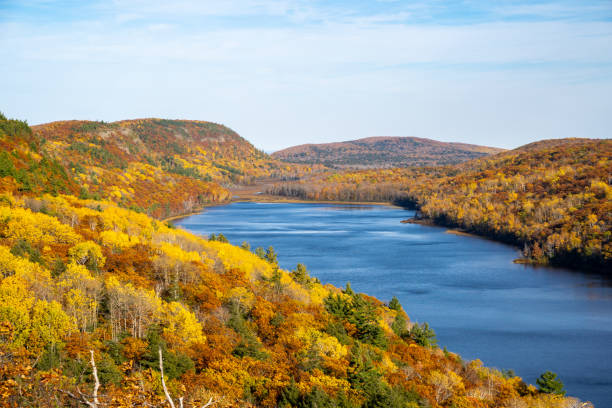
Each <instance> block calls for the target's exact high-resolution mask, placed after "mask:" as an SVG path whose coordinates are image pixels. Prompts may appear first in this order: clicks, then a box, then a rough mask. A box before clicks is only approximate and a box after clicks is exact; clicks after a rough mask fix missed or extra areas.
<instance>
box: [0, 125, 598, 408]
mask: <svg viewBox="0 0 612 408" xmlns="http://www.w3.org/2000/svg"><path fill="white" fill-rule="evenodd" d="M86 125H87V126H88V128H87V129H83V123H77V122H69V123H66V122H63V123H61V124H56V125H55V126H57V128H56V129H55V130H53V131H52V132H51V131H49V132H48V133H45V131H44V130H45V129H46V128H45V129H43V130H42V131H41V128H38V129H37V132H32V131H31V129H30V128H29V127H28V126H27V124H25V123H24V122H20V121H11V120H6V119H5V118H3V117H0V143H2V148H3V149H4V150H2V151H1V152H0V153H1V156H0V176H1V177H0V183H1V184H0V186H2V188H3V190H2V191H0V406H3V407H49V408H51V407H58V406H61V407H75V408H76V407H83V406H89V407H92V408H101V407H134V406H147V407H162V406H171V407H174V406H179V407H184V406H185V407H200V406H208V407H236V406H239V407H285V408H286V407H329V408H360V407H363V408H368V407H409V408H418V407H423V408H424V407H432V408H438V407H483V408H485V407H509V406H520V407H523V406H525V407H540V408H566V407H569V406H578V402H577V401H576V400H574V399H572V398H565V397H564V396H562V395H559V394H555V393H551V392H550V391H549V390H548V389H547V388H542V391H539V390H537V389H536V388H535V387H533V386H531V385H527V384H525V383H524V382H523V381H522V379H521V378H519V377H517V376H514V375H513V374H512V373H511V372H505V373H501V372H499V371H497V370H494V369H489V368H486V367H483V365H482V363H481V362H480V361H478V360H475V361H471V362H467V361H464V360H462V359H461V358H460V357H459V356H458V355H456V354H453V353H450V352H448V351H446V350H441V349H440V348H438V347H437V346H436V343H435V334H434V333H433V331H432V330H431V329H430V328H429V327H428V326H427V325H425V324H422V325H420V324H415V323H412V322H410V320H409V318H408V316H407V315H406V313H405V311H404V310H403V309H402V307H401V305H400V304H399V302H398V301H397V299H392V300H391V301H390V302H388V303H386V304H385V303H382V302H381V301H379V300H377V299H375V298H372V297H369V296H367V295H364V294H359V293H355V292H354V291H353V290H352V289H351V288H350V285H348V284H347V286H346V288H345V289H343V290H341V289H338V288H335V287H333V286H331V285H322V284H321V283H320V282H319V281H318V280H317V279H315V278H312V277H310V276H309V274H308V271H307V270H306V268H305V266H303V265H301V264H298V265H296V267H295V269H294V270H292V271H285V270H282V269H280V268H279V266H278V263H277V261H276V257H277V255H276V253H275V251H274V249H273V248H271V247H270V248H268V249H267V250H264V249H263V248H256V249H254V250H253V251H252V250H251V248H250V247H249V245H248V244H247V243H243V244H242V245H241V247H237V246H233V245H231V244H230V243H228V242H227V240H226V239H225V238H224V237H223V236H222V235H219V236H214V235H213V234H211V235H210V237H209V238H208V239H206V238H204V237H198V236H195V235H193V234H190V233H188V232H186V231H184V230H181V229H176V228H174V227H173V226H172V225H170V224H167V223H165V222H161V221H158V220H155V219H153V218H151V217H149V216H148V215H146V214H143V213H138V212H135V211H132V210H130V209H127V208H122V207H121V206H123V207H124V206H125V197H129V195H126V196H124V194H123V192H120V193H121V194H120V195H119V194H110V196H109V200H97V199H95V200H94V199H91V198H77V197H75V196H74V194H60V192H61V191H67V192H76V191H78V190H80V188H81V187H83V188H86V187H84V186H85V184H87V183H92V181H91V180H93V177H94V175H95V177H96V178H95V180H96V182H97V184H93V183H92V184H93V185H95V186H96V188H99V189H100V190H99V191H105V189H107V188H110V189H113V187H115V186H116V184H115V182H114V181H112V180H111V182H108V181H107V180H106V179H105V178H107V177H108V178H110V177H112V176H116V177H119V176H120V175H121V176H122V177H125V176H123V175H128V176H127V177H126V180H127V181H125V182H126V183H127V184H126V185H127V188H128V189H129V188H131V187H130V186H131V185H136V184H134V183H137V181H135V180H134V179H135V178H136V177H141V176H138V175H134V170H132V169H133V168H138V167H135V166H150V167H151V168H152V169H154V170H152V171H154V172H157V173H154V175H155V177H158V178H154V177H153V176H148V177H150V178H151V179H147V178H146V177H142V178H143V179H145V181H146V182H148V183H150V184H149V185H150V186H151V188H164V186H163V185H161V184H160V183H162V182H163V181H164V180H166V181H170V182H173V183H177V184H181V185H183V186H186V184H184V183H187V181H185V179H189V180H196V181H195V182H201V183H214V182H208V181H202V180H200V179H199V178H197V177H194V176H193V174H191V173H189V174H187V175H183V174H179V173H177V172H172V171H171V170H176V168H173V167H165V166H169V165H168V164H165V163H167V160H166V159H164V157H166V156H164V155H166V154H167V152H168V151H169V149H174V148H171V147H168V146H165V145H163V144H164V143H165V142H166V139H164V140H159V141H157V142H147V141H142V140H141V141H140V142H139V141H138V140H136V136H138V138H139V139H140V138H141V137H144V138H147V136H143V134H141V133H138V132H139V131H138V130H133V128H131V126H132V124H128V125H127V126H128V129H127V130H126V129H125V128H123V127H122V125H121V124H117V125H111V129H112V132H110V133H106V132H107V131H108V129H109V128H108V127H107V126H108V125H107V124H96V125H95V129H90V128H89V127H90V126H91V124H90V123H86ZM139 125H142V123H138V122H137V123H136V126H139ZM160 125H163V124H160ZM176 125H177V124H172V126H171V127H170V128H171V129H173V128H174V126H176ZM75 126H76V129H77V130H76V131H75ZM115 126H116V127H115ZM143 126H144V127H145V128H147V127H148V126H150V125H149V124H145V125H143ZM154 126H157V124H155V122H154ZM181 126H182V124H181ZM163 128H164V129H168V127H165V126H164V127H163ZM61 129H68V130H69V131H70V132H75V133H74V134H72V135H68V136H66V139H64V136H63V135H64V134H65V132H62V131H60V130H61ZM47 130H48V129H47ZM122 135H123V136H125V137H123V136H122ZM135 135H136V136H135ZM200 135H201V134H200ZM47 136H48V137H49V139H47ZM183 137H184V138H185V140H187V141H188V143H192V142H194V141H195V142H194V143H199V142H202V143H209V142H210V143H212V145H211V146H209V149H210V150H215V146H217V147H218V149H219V151H220V150H221V149H222V147H221V146H223V143H225V141H224V140H220V139H221V138H223V139H225V140H229V139H230V137H233V136H231V135H227V134H225V133H223V134H221V135H219V136H211V137H212V140H202V139H203V138H204V137H203V136H202V137H201V136H198V135H195V136H194V135H193V134H190V135H189V136H186V135H183ZM98 138H99V139H98ZM177 138H178V136H177ZM130 141H131V142H132V143H133V144H134V145H135V147H132V148H130V146H129V145H126V144H125V143H129V142H130ZM238 142H239V140H238ZM177 144H178V142H177ZM160 145H161V147H156V146H160ZM180 146H182V145H180V144H179V148H180ZM226 146H227V149H228V150H229V151H230V152H232V151H234V149H233V147H231V146H232V145H231V144H230V145H226ZM185 148H187V146H185ZM145 149H146V150H145ZM245 149H246V148H245ZM119 150H121V151H123V153H121V152H120V151H119ZM236 150H237V151H238V152H237V153H236V156H234V157H239V155H240V154H242V153H239V150H240V148H239V147H236ZM246 151H247V152H248V149H247V150H246ZM60 152H64V153H67V154H68V153H72V152H74V153H73V156H71V157H66V158H62V157H59V154H60ZM144 152H146V154H147V155H151V156H152V157H151V162H152V163H151V164H148V165H145V164H142V163H140V162H138V161H137V159H138V158H139V157H141V156H139V155H140V154H143V155H144V154H145V153H144ZM115 153H116V154H115ZM189 154H190V151H189V150H187V151H186V152H185V156H187V157H188V156H189ZM207 154H209V153H208V151H207ZM248 154H251V153H247V155H248ZM253 154H256V153H253ZM54 155H58V156H54ZM160 155H161V159H160V158H159V156H160ZM223 155H225V153H224V154H223ZM219 156H222V154H220V153H215V158H214V159H213V160H215V162H216V160H218V157H219ZM171 157H172V158H173V159H174V160H175V163H178V164H180V165H181V166H182V167H181V168H183V169H192V168H195V169H198V171H200V170H199V169H200V167H206V163H207V162H203V164H201V165H197V166H196V165H194V167H188V166H187V164H189V163H191V162H187V161H185V162H183V161H180V159H181V157H182V156H171ZM199 157H200V155H199V154H195V158H192V159H191V160H192V161H196V160H197V158H199ZM61 159H64V160H71V163H72V164H73V165H74V166H77V165H81V166H83V168H84V169H85V171H84V173H81V172H80V171H75V170H73V169H72V168H67V167H63V165H62V162H61V161H60V160H61ZM160 160H161V162H160ZM219 160H221V159H219ZM223 160H228V161H230V160H233V158H225V159H223ZM261 160H262V161H263V163H261V165H263V166H264V169H265V166H266V164H265V163H266V162H265V161H266V160H267V159H266V157H265V156H264V157H262V158H261ZM250 165H252V164H247V163H245V164H244V166H245V168H248V167H247V166H250ZM270 166H271V165H270ZM180 171H184V170H180ZM186 171H190V170H186ZM81 174H84V177H82V176H81ZM92 174H93V175H92ZM175 175H176V176H175ZM245 175H248V174H245ZM200 176H201V175H200ZM225 176H227V177H231V176H229V175H227V174H226V175H225ZM89 177H92V178H89ZM98 177H100V178H98ZM211 177H212V176H211ZM220 177H223V176H220ZM165 178H168V179H165ZM184 178H185V179H184ZM79 180H81V182H79ZM198 180H199V181H198ZM98 184H101V186H99V187H98ZM200 185H201V186H204V185H205V184H195V186H196V187H197V186H200ZM170 188H173V187H170ZM45 191H48V192H47V193H45ZM143 194H147V196H146V197H149V198H155V197H156V196H155V195H154V194H152V193H151V192H146V191H143ZM117 203H119V204H121V206H118V205H117ZM572 404H573V405H572ZM587 406H588V405H587Z"/></svg>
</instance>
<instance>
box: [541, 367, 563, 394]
mask: <svg viewBox="0 0 612 408" xmlns="http://www.w3.org/2000/svg"><path fill="white" fill-rule="evenodd" d="M536 384H537V385H538V389H539V390H540V392H543V393H546V394H557V395H565V390H564V389H563V387H564V386H563V382H561V380H560V379H559V378H557V374H555V373H553V372H552V371H546V372H545V373H543V374H542V375H540V377H539V378H538V379H537V380H536Z"/></svg>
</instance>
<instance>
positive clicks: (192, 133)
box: [0, 117, 309, 218]
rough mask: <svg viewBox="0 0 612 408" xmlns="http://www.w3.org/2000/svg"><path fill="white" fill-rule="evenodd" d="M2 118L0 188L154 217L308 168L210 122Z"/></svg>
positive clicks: (224, 197) (180, 211)
mask: <svg viewBox="0 0 612 408" xmlns="http://www.w3.org/2000/svg"><path fill="white" fill-rule="evenodd" d="M0 120H1V122H2V126H3V127H4V128H5V130H4V131H3V133H4V135H0V146H1V147H2V150H3V153H2V157H0V162H1V163H0V167H2V169H0V181H1V182H2V183H1V184H2V185H1V186H0V188H1V190H2V191H9V192H11V193H18V194H29V195H37V194H41V193H53V194H57V193H68V194H73V195H77V196H80V197H81V198H95V199H101V198H110V199H112V200H113V201H115V202H117V203H118V204H120V205H122V206H124V207H127V208H132V209H135V210H138V211H141V212H145V213H147V214H149V215H152V216H154V217H157V218H165V217H170V216H174V215H178V214H184V213H189V212H191V211H193V210H194V209H197V208H200V207H202V206H203V205H206V204H209V203H218V202H225V201H228V200H229V199H230V198H231V193H230V192H229V191H228V190H227V188H228V187H229V186H232V185H235V184H250V183H252V182H254V181H256V180H258V179H261V178H277V179H278V178H283V177H295V176H296V175H297V174H299V173H300V172H302V171H305V170H309V168H308V169H307V168H306V166H300V165H288V164H286V163H282V162H280V161H278V160H276V159H273V158H271V157H270V156H268V155H267V154H265V153H263V152H262V151H260V150H258V149H256V148H255V147H254V146H253V145H252V144H250V143H249V142H248V141H246V140H245V139H243V138H242V137H240V136H239V135H238V134H237V133H236V132H234V131H233V130H231V129H229V128H227V127H225V126H223V125H219V124H216V123H211V122H203V121H188V120H166V119H136V120H124V121H119V122H113V123H105V122H92V121H75V120H72V121H60V122H52V123H48V124H43V125H38V126H33V127H31V128H30V127H29V126H27V124H25V123H24V122H22V121H18V120H7V119H6V118H3V117H2V118H0ZM8 152H11V154H9V153H8ZM5 176H9V177H6V178H4V179H2V177H5Z"/></svg>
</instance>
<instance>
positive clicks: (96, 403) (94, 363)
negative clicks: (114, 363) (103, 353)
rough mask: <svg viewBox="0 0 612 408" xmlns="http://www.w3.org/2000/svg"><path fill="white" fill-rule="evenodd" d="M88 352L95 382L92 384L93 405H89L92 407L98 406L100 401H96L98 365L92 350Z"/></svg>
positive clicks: (98, 385) (96, 407)
mask: <svg viewBox="0 0 612 408" xmlns="http://www.w3.org/2000/svg"><path fill="white" fill-rule="evenodd" d="M89 352H90V353H91V367H92V369H93V377H94V380H95V381H96V383H95V384H94V390H93V405H90V406H91V407H92V408H98V404H99V403H100V402H99V401H98V389H99V388H100V380H99V379H98V367H96V360H95V359H94V352H93V350H89Z"/></svg>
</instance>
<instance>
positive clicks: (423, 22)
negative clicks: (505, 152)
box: [0, 0, 612, 152]
mask: <svg viewBox="0 0 612 408" xmlns="http://www.w3.org/2000/svg"><path fill="white" fill-rule="evenodd" d="M611 95H612V0H578V1H538V0H534V1H522V0H507V1H494V0H485V1H471V0H448V1H436V0H434V1H419V0H417V1H402V0H378V1H376V0H369V1H366V0H325V1H318V0H219V1H212V0H199V1H190V0H173V1H165V0H105V1H86V0H77V1H72V0H60V1H53V0H25V1H10V0H9V1H6V0H0V111H2V112H3V113H4V114H5V115H6V116H9V117H13V118H18V119H25V120H27V121H28V123H30V124H39V123H45V122H50V121H55V120H67V119H88V120H104V121H115V120H121V119H131V118H144V117H159V118H168V119H197V120H207V121H212V122H216V123H222V124H224V125H226V126H229V127H231V128H232V129H234V130H235V131H237V132H238V133H239V134H240V135H242V136H243V137H245V138H246V139H247V140H249V141H250V142H252V143H253V144H254V145H255V146H257V147H258V148H261V149H264V150H265V151H268V152H271V151H275V150H279V149H282V148H285V147H289V146H292V145H297V144H303V143H325V142H332V141H340V140H352V139H357V138H362V137H369V136H417V137H426V138H431V139H436V140H441V141H453V142H464V143H474V144H482V145H488V146H496V147H503V148H514V147H517V146H520V145H523V144H526V143H530V142H533V141H536V140H541V139H549V138H560V137H593V138H609V137H611V129H612V101H611V100H612V97H611Z"/></svg>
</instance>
